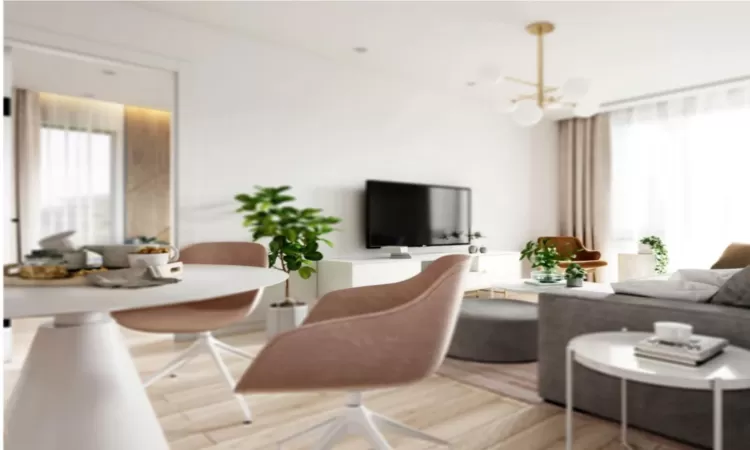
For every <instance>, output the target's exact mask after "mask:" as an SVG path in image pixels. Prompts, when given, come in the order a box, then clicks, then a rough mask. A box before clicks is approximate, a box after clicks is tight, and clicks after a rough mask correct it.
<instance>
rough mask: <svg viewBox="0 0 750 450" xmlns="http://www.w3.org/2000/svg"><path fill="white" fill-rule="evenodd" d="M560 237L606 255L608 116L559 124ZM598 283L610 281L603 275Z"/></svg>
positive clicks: (608, 155) (608, 166)
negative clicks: (576, 238)
mask: <svg viewBox="0 0 750 450" xmlns="http://www.w3.org/2000/svg"><path fill="white" fill-rule="evenodd" d="M558 143H559V144H558V145H559V147H560V233H561V234H562V235H564V236H575V237H578V238H580V239H581V240H582V241H583V243H584V245H585V246H586V247H588V248H590V249H593V250H599V251H601V252H602V253H603V254H606V248H605V247H606V245H607V243H608V238H609V236H608V231H609V195H610V189H609V187H610V179H611V177H610V173H611V144H610V133H609V115H608V114H598V115H596V116H594V117H591V118H585V119H584V118H576V119H568V120H564V121H561V122H560V123H559V140H558ZM598 275H599V276H598V277H597V278H598V279H599V280H601V279H606V278H608V277H607V276H606V271H600V273H599V274H598Z"/></svg>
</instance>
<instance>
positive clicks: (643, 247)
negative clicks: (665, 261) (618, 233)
mask: <svg viewBox="0 0 750 450" xmlns="http://www.w3.org/2000/svg"><path fill="white" fill-rule="evenodd" d="M652 253H654V251H653V250H651V246H649V245H648V244H642V243H640V242H639V243H638V254H640V255H650V254H652Z"/></svg>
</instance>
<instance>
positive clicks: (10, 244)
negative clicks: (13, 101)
mask: <svg viewBox="0 0 750 450" xmlns="http://www.w3.org/2000/svg"><path fill="white" fill-rule="evenodd" d="M12 59H13V58H12V50H11V49H10V48H4V49H3V97H6V98H12V97H13V77H12V75H13V70H12V67H13V65H12ZM11 114H15V111H12V107H11ZM2 161H3V162H2V164H3V166H2V170H1V171H0V173H2V174H3V180H4V181H3V185H2V192H3V194H2V199H3V219H2V220H3V223H2V225H1V226H0V228H2V230H3V231H2V232H3V264H11V263H16V262H18V233H17V225H16V224H15V223H13V222H11V220H12V219H14V218H15V217H16V176H15V165H16V157H15V148H14V147H13V119H12V117H10V116H9V117H3V160H2Z"/></svg>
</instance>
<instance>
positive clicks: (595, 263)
mask: <svg viewBox="0 0 750 450" xmlns="http://www.w3.org/2000/svg"><path fill="white" fill-rule="evenodd" d="M572 263H577V264H579V265H580V266H581V267H583V268H584V269H595V268H597V267H604V266H606V265H607V261H602V260H601V259H597V260H592V261H562V262H560V267H562V268H563V269H564V268H566V267H568V266H569V265H570V264H572Z"/></svg>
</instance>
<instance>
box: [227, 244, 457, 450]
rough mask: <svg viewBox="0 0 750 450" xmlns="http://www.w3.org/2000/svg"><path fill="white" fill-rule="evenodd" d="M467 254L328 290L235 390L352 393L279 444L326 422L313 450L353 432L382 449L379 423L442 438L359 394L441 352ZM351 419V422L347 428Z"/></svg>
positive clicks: (407, 378) (425, 368) (410, 374)
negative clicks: (380, 280)
mask: <svg viewBox="0 0 750 450" xmlns="http://www.w3.org/2000/svg"><path fill="white" fill-rule="evenodd" d="M469 264H470V261H469V256H467V255H449V256H444V257H442V258H440V259H438V260H436V261H435V262H433V263H432V264H430V265H429V266H428V267H427V268H426V270H425V271H423V272H422V273H420V274H418V275H417V276H415V277H414V278H411V279H409V280H406V281H403V282H400V283H394V284H385V285H379V286H367V287H358V288H351V289H344V290H341V291H336V292H331V293H329V294H327V295H325V296H324V297H323V298H321V299H320V301H319V302H318V305H317V306H316V307H315V308H314V309H313V310H312V311H311V312H310V315H309V316H308V318H307V320H305V322H304V324H303V325H302V326H301V327H300V328H297V329H296V330H293V331H289V332H286V333H283V334H280V335H277V336H275V337H274V338H273V339H272V340H271V341H270V342H269V343H268V345H266V346H265V348H263V350H262V351H261V352H260V354H259V355H258V356H257V357H256V358H255V360H254V361H253V363H252V364H251V365H250V367H249V368H248V369H247V371H246V372H245V373H244V374H243V375H242V378H241V379H240V381H239V382H238V383H237V388H236V391H237V392H243V393H249V392H295V391H320V390H343V391H350V392H352V394H351V397H350V399H349V401H348V402H347V403H346V409H345V410H344V412H343V413H342V414H341V415H340V416H338V417H335V418H333V419H330V420H328V421H326V422H323V423H321V424H319V425H316V426H314V427H312V428H310V429H308V430H305V431H302V432H299V433H296V434H294V435H293V436H290V437H288V438H286V439H284V440H283V441H281V442H279V445H281V444H282V443H284V442H287V441H289V440H291V439H294V438H296V437H298V436H301V435H303V434H306V433H309V432H311V431H313V430H316V429H319V428H322V427H327V430H326V432H325V434H324V436H323V440H322V442H320V444H319V445H318V446H316V447H315V448H321V449H322V448H330V446H332V445H333V444H334V443H336V442H337V441H338V440H340V438H342V437H343V435H345V434H346V433H347V432H350V431H360V432H362V433H363V435H364V437H365V438H366V439H367V440H368V442H369V443H370V444H371V445H372V446H374V447H375V448H376V449H377V450H384V449H390V447H389V446H388V443H387V441H386V440H385V438H384V437H383V435H382V434H381V433H380V428H381V427H382V428H388V429H390V430H392V431H394V432H399V433H401V434H404V435H407V436H411V437H414V438H418V439H422V440H425V441H429V442H432V443H436V444H441V445H449V444H448V442H446V441H443V440H442V439H438V438H436V437H433V436H430V435H428V434H425V433H422V432H420V431H417V430H414V429H411V428H409V427H406V426H405V425H402V424H400V423H397V422H394V421H392V420H391V419H388V418H386V417H383V416H381V415H379V414H377V413H375V412H372V411H370V410H369V409H367V408H366V407H365V406H364V405H363V404H362V395H361V392H362V391H364V390H369V389H377V388H385V387H391V386H400V385H405V384H409V383H414V382H417V381H419V380H422V379H423V378H425V377H428V376H430V375H432V374H433V373H434V372H435V370H436V369H437V368H438V367H439V366H440V364H441V363H442V361H443V358H444V357H445V353H446V351H447V349H448V345H449V343H450V340H451V337H452V336H453V329H454V327H455V324H456V319H457V315H458V311H459V308H460V304H461V299H462V298H463V284H464V279H465V277H466V273H467V272H468V271H469ZM350 425H353V426H350Z"/></svg>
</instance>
